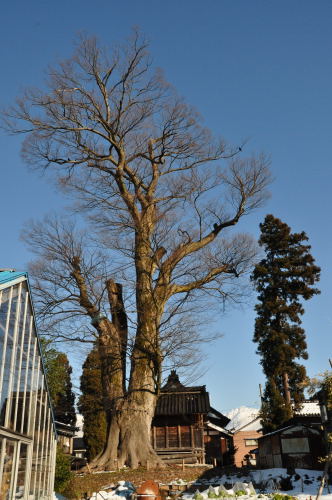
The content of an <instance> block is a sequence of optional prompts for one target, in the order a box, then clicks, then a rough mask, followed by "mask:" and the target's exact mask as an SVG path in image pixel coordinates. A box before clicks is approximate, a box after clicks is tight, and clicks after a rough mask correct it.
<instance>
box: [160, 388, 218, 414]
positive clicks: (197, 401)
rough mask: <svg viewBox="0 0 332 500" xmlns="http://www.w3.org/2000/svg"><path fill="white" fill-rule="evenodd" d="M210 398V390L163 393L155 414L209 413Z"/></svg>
mask: <svg viewBox="0 0 332 500" xmlns="http://www.w3.org/2000/svg"><path fill="white" fill-rule="evenodd" d="M209 409H210V399H209V393H208V392H206V391H205V392H201V393H200V392H193V393H191V392H181V393H180V392H174V393H170V392H169V393H166V394H163V393H161V394H160V396H159V398H158V402H157V407H156V411H155V416H158V415H190V414H193V413H208V411H209Z"/></svg>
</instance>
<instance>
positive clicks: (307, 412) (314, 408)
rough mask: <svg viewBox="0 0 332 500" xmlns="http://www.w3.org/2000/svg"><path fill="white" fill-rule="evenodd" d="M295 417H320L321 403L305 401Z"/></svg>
mask: <svg viewBox="0 0 332 500" xmlns="http://www.w3.org/2000/svg"><path fill="white" fill-rule="evenodd" d="M295 415H301V416H302V415H303V416H318V417H319V416H320V410H319V403H318V402H317V401H304V402H303V403H302V405H301V408H300V409H299V410H296V411H295Z"/></svg>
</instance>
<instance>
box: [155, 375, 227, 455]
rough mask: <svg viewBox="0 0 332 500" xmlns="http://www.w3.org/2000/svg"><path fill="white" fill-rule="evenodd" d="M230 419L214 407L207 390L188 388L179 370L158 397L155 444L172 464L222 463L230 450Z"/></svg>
mask: <svg viewBox="0 0 332 500" xmlns="http://www.w3.org/2000/svg"><path fill="white" fill-rule="evenodd" d="M228 421H229V419H228V418H227V417H225V416H224V415H222V414H221V413H220V412H218V411H217V410H214V409H213V408H211V406H210V399H209V393H208V392H207V390H206V387H205V385H203V386H192V387H186V386H184V385H182V384H181V382H180V380H179V377H178V375H177V373H176V372H175V370H173V371H172V372H171V374H170V376H169V377H168V380H167V383H166V384H165V385H164V386H163V387H162V389H161V392H160V395H159V397H158V401H157V406H156V410H155V416H154V418H153V420H152V428H151V442H152V446H153V448H154V450H155V451H156V453H157V454H158V455H159V456H161V457H162V458H163V460H165V461H167V462H168V463H179V462H182V461H184V462H185V463H205V462H210V463H212V462H213V458H215V459H216V460H217V461H218V462H219V463H222V462H223V461H225V456H226V453H227V452H228V450H229V444H228V443H229V439H231V438H230V436H229V433H228V432H227V431H225V429H223V426H224V425H226V424H227V422H228Z"/></svg>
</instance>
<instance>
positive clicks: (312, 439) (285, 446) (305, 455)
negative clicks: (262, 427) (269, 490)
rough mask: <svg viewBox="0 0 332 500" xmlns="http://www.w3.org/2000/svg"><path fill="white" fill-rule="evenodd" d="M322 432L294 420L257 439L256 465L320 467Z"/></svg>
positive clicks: (322, 443) (270, 466) (322, 447)
mask: <svg viewBox="0 0 332 500" xmlns="http://www.w3.org/2000/svg"><path fill="white" fill-rule="evenodd" d="M324 453H325V452H324V442H323V434H322V431H321V430H320V429H318V428H317V427H315V426H309V425H305V424H294V425H289V426H286V427H283V428H281V429H278V430H276V431H274V432H270V433H269V434H265V435H264V436H262V437H260V438H259V439H258V464H257V465H258V466H259V467H262V468H273V467H293V468H299V469H321V468H322V464H321V462H320V461H319V458H320V457H322V456H323V455H324Z"/></svg>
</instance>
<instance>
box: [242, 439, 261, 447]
mask: <svg viewBox="0 0 332 500" xmlns="http://www.w3.org/2000/svg"><path fill="white" fill-rule="evenodd" d="M244 444H245V445H246V446H257V445H258V440H257V439H245V440H244Z"/></svg>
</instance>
